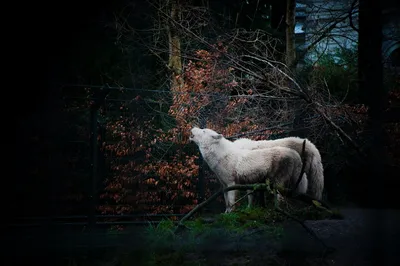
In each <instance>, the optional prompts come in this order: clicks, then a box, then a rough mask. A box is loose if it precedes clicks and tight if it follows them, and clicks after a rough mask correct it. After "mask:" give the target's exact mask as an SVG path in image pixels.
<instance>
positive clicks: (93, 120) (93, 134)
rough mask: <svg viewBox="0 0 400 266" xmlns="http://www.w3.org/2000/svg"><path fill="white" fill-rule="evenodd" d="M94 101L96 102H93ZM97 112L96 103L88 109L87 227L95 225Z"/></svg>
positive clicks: (97, 106)
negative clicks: (88, 185) (88, 173)
mask: <svg viewBox="0 0 400 266" xmlns="http://www.w3.org/2000/svg"><path fill="white" fill-rule="evenodd" d="M95 101H96V100H95ZM98 111H99V105H98V103H97V102H95V103H93V104H92V106H91V107H90V153H91V168H92V174H91V186H90V195H89V216H88V217H89V227H94V226H95V225H96V204H97V182H98V143H97V137H98V127H97V120H98Z"/></svg>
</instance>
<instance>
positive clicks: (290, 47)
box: [286, 0, 296, 70]
mask: <svg viewBox="0 0 400 266" xmlns="http://www.w3.org/2000/svg"><path fill="white" fill-rule="evenodd" d="M295 24H296V1H295V0H287V3H286V65H287V66H288V67H289V69H291V70H292V69H293V68H294V67H295V65H294V63H295V61H296V45H295V35H294V27H295Z"/></svg>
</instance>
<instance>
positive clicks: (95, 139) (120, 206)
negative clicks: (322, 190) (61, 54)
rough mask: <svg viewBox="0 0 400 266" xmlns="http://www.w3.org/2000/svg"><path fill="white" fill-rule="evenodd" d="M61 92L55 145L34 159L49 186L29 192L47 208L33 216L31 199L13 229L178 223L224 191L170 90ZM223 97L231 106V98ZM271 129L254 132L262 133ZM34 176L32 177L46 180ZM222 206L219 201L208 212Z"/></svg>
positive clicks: (203, 119) (203, 118)
mask: <svg viewBox="0 0 400 266" xmlns="http://www.w3.org/2000/svg"><path fill="white" fill-rule="evenodd" d="M60 93H61V96H62V99H61V102H60V104H59V106H60V108H59V109H60V110H59V112H58V113H57V115H54V117H55V118H54V119H53V120H52V122H51V123H52V125H47V124H48V122H46V123H47V124H46V123H45V124H44V125H45V126H46V127H49V128H51V127H53V128H54V130H53V133H52V134H53V135H54V136H53V137H52V139H53V140H54V143H55V144H52V148H51V149H47V150H46V151H44V150H43V151H37V152H36V153H33V155H32V157H35V158H36V157H37V158H38V159H37V160H41V161H42V162H45V163H42V166H41V169H42V170H43V171H47V172H48V176H49V179H47V181H46V182H47V183H49V185H48V187H47V189H45V188H40V186H41V185H40V184H39V183H38V182H36V185H37V187H35V188H33V187H32V190H35V189H38V187H39V188H40V189H42V192H37V193H36V195H38V194H43V193H45V194H46V193H47V194H48V199H50V200H49V202H50V204H48V206H47V207H46V208H44V211H42V212H41V215H39V217H34V216H37V215H35V213H38V212H37V211H36V210H35V208H36V207H37V206H38V205H43V202H40V203H39V202H36V201H35V200H34V199H33V198H34V197H31V198H29V197H26V199H27V200H26V201H25V206H28V207H26V208H27V209H30V210H31V211H32V212H31V213H30V215H28V216H29V217H23V216H22V215H16V217H15V220H14V224H15V225H38V224H43V222H44V221H46V223H51V224H64V225H72V224H74V225H86V224H89V225H92V226H94V225H117V224H119V225H121V224H135V223H143V222H146V221H159V220H161V219H162V218H165V217H169V218H172V219H175V220H176V219H178V217H179V216H181V215H182V214H184V213H187V212H188V211H189V210H190V209H191V208H192V207H194V206H195V205H196V204H197V203H198V202H201V201H203V200H204V199H205V198H206V197H208V196H210V195H211V194H212V193H214V192H215V191H216V190H217V189H219V187H220V184H219V182H218V181H217V180H216V179H215V176H214V175H213V174H212V173H211V172H210V170H209V169H208V167H207V165H206V164H205V163H204V162H203V161H202V159H201V156H200V154H199V150H198V147H197V146H196V145H195V144H193V143H190V142H189V141H188V140H187V139H185V136H184V135H185V134H183V133H182V132H183V131H182V130H179V129H177V123H176V121H175V119H174V117H173V115H171V114H170V113H169V108H170V106H171V104H172V96H171V92H170V91H168V90H165V91H163V90H143V89H134V88H131V89H127V88H116V87H104V86H90V87H86V86H77V85H74V86H64V87H62V88H61V91H60ZM212 97H213V99H216V96H215V95H214V94H213V95H212ZM217 98H218V97H217ZM221 99H222V101H225V102H223V104H226V97H225V98H224V97H221ZM219 105H221V103H219ZM219 105H218V104H216V107H215V106H214V107H212V108H214V109H215V110H216V109H218V108H220V106H219ZM214 109H213V110H214ZM215 110H214V111H213V112H214V113H218V112H217V111H215ZM206 111H207V110H206ZM256 116H257V115H256ZM207 119H208V118H207V114H206V113H201V114H200V118H199V119H198V121H197V124H198V125H199V126H201V127H205V126H207V122H208V121H207ZM33 123H37V120H36V121H35V122H33ZM231 123H236V122H235V121H233V122H231ZM290 126H292V123H291V122H290V121H289V123H284V124H281V125H279V130H280V131H279V132H280V133H276V134H274V133H271V132H269V138H278V137H283V136H286V135H287V133H288V132H289V128H290ZM272 128H274V127H272ZM266 129H268V128H264V129H262V130H254V132H253V133H254V134H265V130H266ZM185 130H187V129H185ZM247 132H248V131H247ZM263 132H264V133H263ZM238 133H239V132H238ZM241 136H243V134H240V133H239V134H237V135H236V137H241ZM186 138H187V136H186ZM39 158H40V159H39ZM39 168H40V167H39ZM49 169H51V170H49ZM37 172H38V174H37V176H36V177H32V178H31V179H32V180H37V178H39V177H38V176H39V175H41V176H43V174H40V171H37ZM35 178H36V179H35ZM34 183H35V182H34ZM45 190H46V191H45ZM44 191H45V192H44ZM35 197H36V196H35ZM223 208H224V204H223V199H222V197H221V198H220V199H219V200H218V201H217V202H216V203H215V204H214V205H211V206H210V207H209V208H208V209H206V210H205V211H206V212H207V211H210V212H220V211H221V210H223ZM42 209H43V208H42ZM47 213H48V214H49V215H45V214H47ZM43 214H44V215H43ZM50 214H51V215H50ZM45 216H46V217H45Z"/></svg>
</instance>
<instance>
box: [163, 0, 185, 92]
mask: <svg viewBox="0 0 400 266" xmlns="http://www.w3.org/2000/svg"><path fill="white" fill-rule="evenodd" d="M181 18H182V16H181V6H180V4H179V0H171V1H170V19H169V20H168V27H167V30H168V45H169V62H168V67H169V69H170V71H171V90H176V89H178V88H179V87H180V86H181V85H182V79H181V77H180V74H181V73H182V56H181V39H180V36H179V31H178V30H177V24H178V23H180V21H181Z"/></svg>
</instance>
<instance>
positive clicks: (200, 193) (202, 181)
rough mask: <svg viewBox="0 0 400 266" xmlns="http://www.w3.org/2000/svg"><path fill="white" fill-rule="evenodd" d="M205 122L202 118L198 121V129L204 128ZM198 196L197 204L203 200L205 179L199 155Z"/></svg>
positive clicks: (201, 159)
mask: <svg viewBox="0 0 400 266" xmlns="http://www.w3.org/2000/svg"><path fill="white" fill-rule="evenodd" d="M206 125H207V122H206V120H205V119H204V118H201V119H200V128H205V127H206ZM197 187H198V194H197V202H198V203H200V202H202V201H203V200H204V198H205V179H204V160H203V157H202V156H201V154H200V157H199V178H198V184H197Z"/></svg>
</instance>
